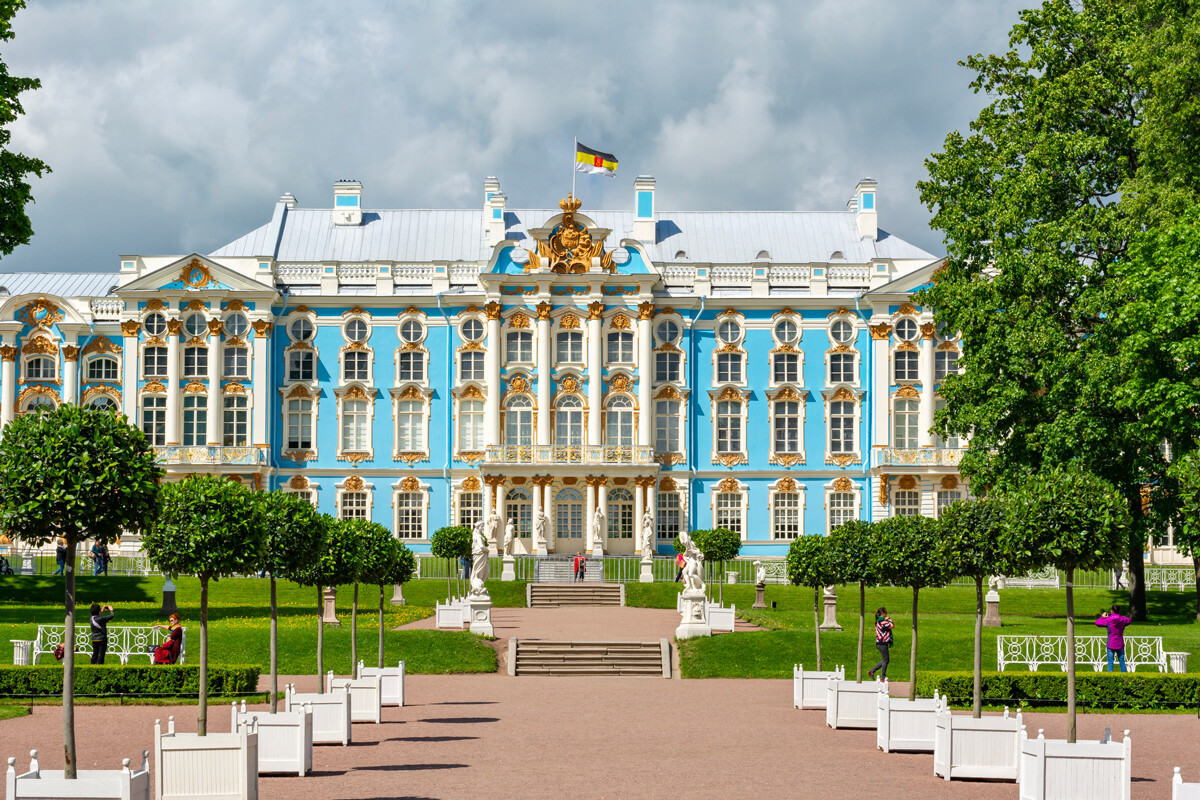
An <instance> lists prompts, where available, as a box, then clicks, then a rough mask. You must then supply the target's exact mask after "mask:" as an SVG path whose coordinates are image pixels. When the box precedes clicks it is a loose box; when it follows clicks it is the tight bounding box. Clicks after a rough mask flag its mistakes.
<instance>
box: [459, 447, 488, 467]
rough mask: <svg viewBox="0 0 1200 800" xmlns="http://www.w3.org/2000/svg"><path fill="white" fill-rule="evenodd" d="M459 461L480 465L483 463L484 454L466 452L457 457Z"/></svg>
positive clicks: (471, 451)
mask: <svg viewBox="0 0 1200 800" xmlns="http://www.w3.org/2000/svg"><path fill="white" fill-rule="evenodd" d="M455 458H456V459H457V460H458V461H462V462H464V463H467V464H478V463H479V462H480V461H483V453H482V452H480V451H478V450H465V451H463V452H461V453H459V454H458V455H456V456H455Z"/></svg>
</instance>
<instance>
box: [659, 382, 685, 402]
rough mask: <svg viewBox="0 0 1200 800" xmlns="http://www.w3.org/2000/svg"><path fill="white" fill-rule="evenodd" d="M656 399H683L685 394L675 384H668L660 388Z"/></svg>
mask: <svg viewBox="0 0 1200 800" xmlns="http://www.w3.org/2000/svg"><path fill="white" fill-rule="evenodd" d="M654 399H655V400H682V399H683V395H681V394H680V393H679V390H678V389H676V388H675V387H674V386H672V385H670V384H667V385H666V386H664V387H663V388H661V389H659V390H658V394H656V395H654Z"/></svg>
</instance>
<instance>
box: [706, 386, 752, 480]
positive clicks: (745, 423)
mask: <svg viewBox="0 0 1200 800" xmlns="http://www.w3.org/2000/svg"><path fill="white" fill-rule="evenodd" d="M708 397H709V401H708V408H709V417H710V418H711V422H710V423H709V424H710V430H711V433H712V452H711V453H710V455H711V457H712V459H711V460H712V463H713V464H723V465H724V466H727V467H728V466H733V465H735V464H748V463H749V462H750V451H749V447H750V443H749V438H750V430H749V414H750V392H749V391H748V390H743V389H741V388H740V387H738V385H737V384H733V383H729V384H724V386H723V388H722V389H720V390H717V389H712V390H710V391H709V393H708ZM726 400H730V401H732V400H737V401H740V402H741V404H742V449H741V450H739V451H732V452H729V453H720V452H717V404H718V403H721V402H723V401H726Z"/></svg>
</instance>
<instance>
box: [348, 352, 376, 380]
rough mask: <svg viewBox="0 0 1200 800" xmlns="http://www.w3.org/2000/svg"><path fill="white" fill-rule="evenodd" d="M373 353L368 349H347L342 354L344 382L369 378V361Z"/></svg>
mask: <svg viewBox="0 0 1200 800" xmlns="http://www.w3.org/2000/svg"><path fill="white" fill-rule="evenodd" d="M370 355H371V354H370V353H368V352H367V351H366V350H347V351H346V352H345V353H343V354H342V382H343V383H346V382H349V381H365V380H367V374H368V373H367V361H368V357H369V356H370Z"/></svg>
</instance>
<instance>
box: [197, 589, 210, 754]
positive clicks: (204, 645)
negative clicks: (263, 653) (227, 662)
mask: <svg viewBox="0 0 1200 800" xmlns="http://www.w3.org/2000/svg"><path fill="white" fill-rule="evenodd" d="M196 734H197V735H198V736H207V735H208V578H207V577H202V578H200V709H199V711H198V712H197V714H196Z"/></svg>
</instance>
